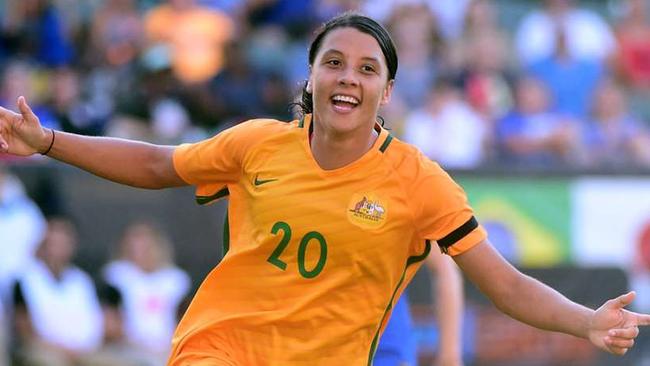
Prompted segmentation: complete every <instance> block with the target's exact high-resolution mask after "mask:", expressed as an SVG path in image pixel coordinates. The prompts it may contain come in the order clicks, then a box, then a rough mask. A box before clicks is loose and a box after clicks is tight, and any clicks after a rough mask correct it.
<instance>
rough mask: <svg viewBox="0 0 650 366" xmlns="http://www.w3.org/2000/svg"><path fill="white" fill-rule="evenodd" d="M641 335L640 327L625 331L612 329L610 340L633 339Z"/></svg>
mask: <svg viewBox="0 0 650 366" xmlns="http://www.w3.org/2000/svg"><path fill="white" fill-rule="evenodd" d="M638 335H639V327H629V328H623V329H612V330H610V331H609V332H608V338H626V339H632V338H636V336H638Z"/></svg>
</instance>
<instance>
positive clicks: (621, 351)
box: [607, 346, 629, 356]
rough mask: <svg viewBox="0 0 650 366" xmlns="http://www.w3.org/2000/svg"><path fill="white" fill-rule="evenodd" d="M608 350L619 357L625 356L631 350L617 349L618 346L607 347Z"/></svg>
mask: <svg viewBox="0 0 650 366" xmlns="http://www.w3.org/2000/svg"><path fill="white" fill-rule="evenodd" d="M607 349H608V350H609V352H611V353H613V354H615V355H618V356H623V355H624V354H626V353H627V351H628V349H629V348H622V347H616V346H607Z"/></svg>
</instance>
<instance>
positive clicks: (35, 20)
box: [0, 0, 74, 67]
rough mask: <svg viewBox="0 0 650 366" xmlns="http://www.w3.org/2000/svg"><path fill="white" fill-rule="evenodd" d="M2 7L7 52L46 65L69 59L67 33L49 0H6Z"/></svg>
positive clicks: (55, 64) (55, 65)
mask: <svg viewBox="0 0 650 366" xmlns="http://www.w3.org/2000/svg"><path fill="white" fill-rule="evenodd" d="M5 10H6V11H5V12H4V15H3V16H2V25H3V29H2V31H3V34H4V37H5V41H6V44H7V46H8V48H9V50H10V52H12V53H14V54H17V55H21V56H23V57H30V58H31V59H33V60H36V61H38V62H39V63H42V64H43V65H45V66H48V67H57V66H63V65H67V64H69V63H70V62H71V61H72V58H73V56H74V49H73V46H72V42H71V39H70V36H69V34H67V33H66V27H65V24H63V18H62V17H61V16H60V14H59V12H58V10H57V9H56V7H54V6H53V4H52V2H51V1H50V0H21V1H8V2H7V4H5ZM0 14H1V13H0Z"/></svg>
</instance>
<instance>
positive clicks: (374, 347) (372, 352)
mask: <svg viewBox="0 0 650 366" xmlns="http://www.w3.org/2000/svg"><path fill="white" fill-rule="evenodd" d="M384 144H385V143H384ZM425 245H426V246H425V248H424V252H423V253H422V254H420V255H414V256H412V257H409V258H408V259H407V260H406V266H404V271H403V272H402V277H401V278H400V279H399V282H398V283H397V286H396V287H395V290H393V295H392V296H391V297H390V302H389V303H388V306H387V307H386V310H384V315H382V317H381V320H380V321H379V326H378V327H377V333H375V337H374V338H373V339H372V345H371V346H370V354H368V366H372V359H373V358H374V357H375V351H377V343H378V341H379V330H380V329H381V324H382V323H383V322H384V319H385V318H386V315H388V313H389V312H390V311H391V309H392V308H393V301H395V295H397V290H399V288H400V286H402V282H404V276H406V270H407V269H408V268H409V266H410V265H412V264H413V263H417V262H421V261H423V260H424V259H425V258H426V257H427V255H429V252H431V242H430V241H429V240H427V241H425Z"/></svg>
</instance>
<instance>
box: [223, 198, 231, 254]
mask: <svg viewBox="0 0 650 366" xmlns="http://www.w3.org/2000/svg"><path fill="white" fill-rule="evenodd" d="M229 249H230V222H229V221H228V207H227V206H226V212H225V213H224V219H223V254H222V257H225V256H226V253H228V250H229Z"/></svg>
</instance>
